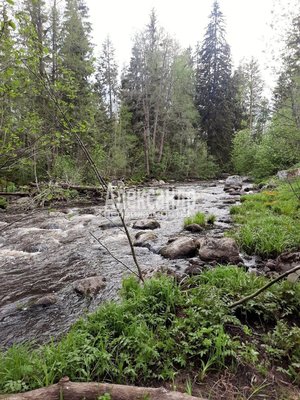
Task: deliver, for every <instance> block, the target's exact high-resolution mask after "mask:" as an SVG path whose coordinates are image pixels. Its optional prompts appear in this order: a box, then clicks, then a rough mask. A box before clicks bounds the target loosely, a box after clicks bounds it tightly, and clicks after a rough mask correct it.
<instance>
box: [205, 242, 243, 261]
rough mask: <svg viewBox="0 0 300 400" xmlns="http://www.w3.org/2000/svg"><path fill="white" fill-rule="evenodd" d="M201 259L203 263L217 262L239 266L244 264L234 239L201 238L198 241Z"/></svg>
mask: <svg viewBox="0 0 300 400" xmlns="http://www.w3.org/2000/svg"><path fill="white" fill-rule="evenodd" d="M197 242H198V244H199V246H200V248H199V257H200V259H201V260H203V261H217V262H219V263H226V264H238V263H240V262H242V259H241V257H240V255H239V249H238V246H237V244H236V242H235V240H234V239H231V238H222V239H214V238H211V237H205V238H201V239H199V240H198V241H197Z"/></svg>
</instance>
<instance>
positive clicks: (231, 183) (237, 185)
mask: <svg viewBox="0 0 300 400" xmlns="http://www.w3.org/2000/svg"><path fill="white" fill-rule="evenodd" d="M242 186H243V178H242V177H241V176H239V175H232V176H229V177H228V178H227V179H226V181H225V185H224V190H225V192H226V191H230V190H236V191H237V190H240V189H241V188H242Z"/></svg>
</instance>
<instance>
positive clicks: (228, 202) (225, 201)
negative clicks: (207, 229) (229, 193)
mask: <svg viewBox="0 0 300 400" xmlns="http://www.w3.org/2000/svg"><path fill="white" fill-rule="evenodd" d="M236 202H237V199H224V200H223V203H224V204H235V203H236ZM221 208H222V206H221Z"/></svg>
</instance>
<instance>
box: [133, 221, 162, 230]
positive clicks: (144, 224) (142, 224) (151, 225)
mask: <svg viewBox="0 0 300 400" xmlns="http://www.w3.org/2000/svg"><path fill="white" fill-rule="evenodd" d="M132 227H133V228H134V229H156V228H160V224H159V222H157V221H156V220H155V219H139V220H138V221H135V223H134V224H133V226H132Z"/></svg>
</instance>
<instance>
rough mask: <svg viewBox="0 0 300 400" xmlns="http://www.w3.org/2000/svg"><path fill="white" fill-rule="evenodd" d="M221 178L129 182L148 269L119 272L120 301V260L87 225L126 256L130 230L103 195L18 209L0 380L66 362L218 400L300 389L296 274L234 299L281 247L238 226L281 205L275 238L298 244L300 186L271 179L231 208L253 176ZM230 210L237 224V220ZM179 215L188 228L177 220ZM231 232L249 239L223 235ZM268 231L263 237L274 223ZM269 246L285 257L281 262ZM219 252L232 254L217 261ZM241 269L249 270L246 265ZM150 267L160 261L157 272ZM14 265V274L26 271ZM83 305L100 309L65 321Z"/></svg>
mask: <svg viewBox="0 0 300 400" xmlns="http://www.w3.org/2000/svg"><path fill="white" fill-rule="evenodd" d="M228 182H230V179H229V181H228ZM228 182H227V183H226V184H225V192H224V182H207V183H205V184H204V183H200V184H196V185H195V184H191V185H173V186H171V185H166V186H165V187H148V188H143V189H131V191H129V192H128V193H127V194H128V197H127V199H130V201H128V203H126V215H127V218H128V224H129V226H130V228H129V229H130V232H131V234H132V236H133V237H135V238H136V239H135V245H136V246H137V247H136V251H137V254H138V256H139V260H140V261H141V264H142V266H143V271H144V274H145V276H147V277H150V276H153V275H154V277H152V279H147V280H146V283H145V285H144V286H143V287H142V286H140V285H138V284H137V282H136V281H135V280H134V279H133V278H129V279H126V280H125V281H123V286H122V287H123V289H122V292H121V293H122V295H121V296H122V300H121V302H120V303H116V302H115V301H112V300H113V299H115V298H116V296H117V293H118V289H119V288H120V287H121V282H122V279H123V277H124V275H126V273H125V274H124V270H122V268H121V267H120V265H119V264H118V263H117V262H116V263H112V259H111V257H110V255H109V254H107V253H106V252H105V251H104V250H102V251H99V243H98V245H97V243H93V242H92V237H91V235H90V232H93V233H94V234H96V236H97V237H99V238H100V240H101V241H103V243H105V244H106V245H108V246H109V248H110V249H112V245H114V249H113V250H114V251H115V252H117V253H116V254H118V255H120V258H121V260H122V261H123V262H124V261H125V262H126V263H127V262H130V253H129V251H128V244H127V243H126V239H125V237H124V234H123V232H122V231H121V227H120V226H119V225H118V222H117V218H116V215H115V214H114V213H113V209H112V208H108V209H104V208H101V207H91V208H88V209H87V208H83V209H82V208H78V209H76V208H75V209H66V210H60V211H58V210H57V211H55V210H47V211H41V210H39V212H38V215H35V216H30V220H25V221H21V222H20V223H19V222H18V223H17V225H16V226H14V228H13V231H12V232H10V233H9V234H8V233H6V235H5V240H3V241H2V243H1V244H2V246H1V248H0V253H1V256H3V255H4V256H5V257H7V258H6V260H7V261H9V262H10V267H11V268H5V267H6V265H5V267H4V268H2V269H1V273H2V276H3V277H4V276H9V275H10V276H11V277H12V278H13V279H12V281H11V282H13V285H12V286H11V287H12V288H13V291H12V293H11V294H10V297H7V295H6V297H4V307H2V309H1V311H0V312H2V316H3V318H2V319H1V325H2V327H3V328H4V329H6V332H9V329H12V326H13V324H15V325H14V326H15V330H14V332H13V331H11V337H10V338H11V339H10V340H11V341H12V342H11V343H9V342H4V343H6V346H7V345H8V347H10V349H9V350H8V352H7V353H3V354H2V356H1V363H2V364H0V371H5V373H4V372H3V373H2V375H1V373H0V378H1V379H0V384H2V389H1V390H2V391H6V392H10V391H22V390H28V389H33V388H36V387H40V386H44V385H49V384H51V383H53V382H57V381H58V380H59V379H60V378H61V377H62V376H64V375H68V376H69V378H70V379H71V380H73V381H90V380H101V381H102V380H104V381H109V382H114V383H126V384H127V383H134V384H143V385H152V386H153V385H154V386H155V385H161V384H163V385H165V386H166V387H168V388H170V389H174V387H176V388H177V389H178V390H180V391H183V392H184V391H185V392H187V393H193V395H196V396H201V397H205V398H210V399H216V400H217V399H220V398H224V399H227V400H231V399H243V400H244V399H250V398H251V399H260V398H265V399H268V398H270V399H278V400H279V399H280V400H292V399H298V398H299V396H300V393H299V388H298V386H297V384H299V382H298V378H299V365H300V354H299V339H298V338H299V337H300V335H299V333H300V331H299V329H300V327H299V319H300V318H299V317H300V315H299V309H300V307H299V306H300V284H298V283H294V282H295V281H296V280H297V276H296V277H293V279H292V282H282V283H279V284H276V285H274V286H272V288H271V289H270V290H268V291H266V292H264V293H262V294H261V295H260V296H259V297H257V298H255V299H252V300H250V301H249V302H247V303H245V304H243V305H240V306H238V307H235V308H234V309H231V308H230V304H232V302H234V301H236V300H239V299H240V298H241V297H244V296H245V295H247V294H251V293H252V292H254V291H255V290H257V289H258V288H260V287H261V286H262V285H264V284H265V283H266V282H267V280H266V278H264V277H260V276H257V275H261V274H266V275H268V276H273V275H276V274H278V273H280V272H282V270H284V268H283V263H282V254H281V253H280V255H279V256H278V254H277V253H276V254H275V253H272V252H270V253H265V254H263V253H262V252H259V251H256V250H255V249H254V250H253V249H252V248H247V247H246V246H245V244H244V242H243V240H242V239H243V237H244V236H243V235H242V234H241V233H242V232H243V229H246V228H247V226H248V225H249V224H250V226H253V220H255V221H257V223H256V227H259V224H258V222H259V221H265V219H266V218H269V217H270V218H272V221H274V219H276V218H278V219H279V220H278V221H279V222H278V226H282V230H283V235H282V237H283V238H284V237H286V235H287V234H288V233H290V236H289V237H290V238H293V240H294V241H293V242H291V241H288V242H283V243H284V244H287V245H285V246H283V247H280V251H286V250H287V251H289V253H288V255H290V254H296V255H297V254H298V253H297V251H298V250H299V247H300V246H298V242H297V240H298V239H297V238H298V236H297V235H294V234H293V232H294V229H296V230H295V232H296V233H297V232H298V230H297V229H298V228H297V226H298V225H297V224H299V206H298V197H297V195H296V196H295V193H294V191H293V190H292V189H290V190H288V187H287V186H286V185H282V184H279V185H278V184H277V187H276V188H275V187H274V186H273V187H268V188H265V190H263V191H262V192H261V193H259V194H254V195H248V194H247V195H246V196H245V197H243V196H242V197H241V200H242V203H241V205H238V206H234V207H233V208H231V207H232V205H234V204H239V200H240V195H241V194H243V193H249V192H251V190H252V188H251V187H250V186H249V185H248V184H247V183H246V184H245V183H243V180H242V178H238V177H236V178H235V179H234V180H231V183H230V185H229V184H228ZM247 185H248V186H247ZM296 185H298V183H297V182H296ZM270 199H271V200H272V202H271V204H270ZM142 206H143V207H142ZM230 208H231V211H230ZM145 210H147V213H145ZM199 210H201V212H199ZM62 211H63V212H62ZM195 212H196V214H195ZM107 213H111V214H107ZM194 214H195V215H196V218H194V217H193V215H194ZM145 215H146V216H147V218H145ZM230 215H232V216H233V217H234V219H235V223H236V224H238V225H236V227H235V231H233V232H232V231H231V232H230V230H232V223H231V217H230ZM212 216H213V217H214V218H212ZM200 217H201V218H200ZM283 217H284V218H290V220H289V224H285V225H280V221H281V218H283ZM28 222H30V224H29V225H28ZM5 223H6V224H8V223H9V221H8V220H7V221H6V222H5ZM5 223H4V224H5ZM18 224H19V225H18ZM247 224H248V225H247ZM251 224H252V225H251ZM195 225H197V226H198V227H197V230H195V229H196V227H195ZM184 226H185V228H186V229H188V227H191V226H193V229H189V230H184V229H183V228H184ZM144 228H147V229H146V230H145V229H144ZM262 228H264V224H262ZM9 231H10V229H9V230H7V232H9ZM256 231H257V229H256V230H255V229H253V230H252V231H251V232H252V233H253V234H254V233H255V232H256ZM258 231H259V230H258ZM270 233H274V234H276V233H277V232H276V231H274V232H272V230H271V231H270ZM224 235H225V237H224ZM232 235H233V236H234V237H235V238H236V239H237V241H238V243H239V245H240V248H241V249H242V250H243V251H244V253H243V252H242V253H241V252H239V251H238V248H237V246H236V244H235V243H234V242H233V241H232V239H229V238H226V236H232ZM145 238H146V240H145V241H144V239H145ZM262 238H264V236H261V235H258V237H255V236H253V243H257V244H259V240H260V239H262ZM20 239H21V240H20ZM267 239H268V240H269V242H272V236H270V235H269V236H268V238H267ZM291 243H293V245H292V246H290V244H291ZM20 245H21V246H22V248H18V246H20ZM24 245H26V247H24ZM30 246H31V247H30ZM214 246H215V247H214ZM297 246H298V247H297ZM178 251H179V253H178ZM176 252H177V253H176ZM180 252H181V253H180ZM247 252H248V254H247ZM292 252H293V253H292ZM26 253H28V254H26ZM74 253H75V258H72V257H74ZM253 253H254V254H253ZM83 254H85V257H84V258H83V257H82V255H83ZM28 255H29V256H28ZM124 255H125V256H126V257H125V258H124ZM162 256H163V257H162ZM277 256H278V257H281V259H280V260H281V264H280V263H279V262H278V263H277V264H276V262H277V261H278V260H277V258H276V257H277ZM271 257H273V258H271ZM70 259H71V261H75V263H73V262H71V263H70ZM21 261H22V262H23V263H24V264H23V268H22V266H21V265H20V262H21ZM224 261H225V262H227V263H236V264H237V263H238V264H239V267H226V266H217V267H216V265H220V264H222V263H224ZM288 261H289V264H288V263H286V264H285V270H286V269H288V268H291V267H292V266H293V265H295V262H297V259H293V258H291V257H288ZM247 262H248V263H249V264H248V265H247ZM272 262H273V263H275V264H276V266H275V267H274V268H272V267H271V263H272ZM275 264H274V265H275ZM20 267H21V268H20ZM90 268H94V269H93V271H94V272H92V273H90V272H91V270H90ZM32 269H34V273H35V275H34V274H32ZM249 269H250V270H251V271H252V272H255V274H249V272H246V270H249ZM100 271H101V272H100ZM104 271H106V272H107V273H106V274H105V273H104ZM155 271H165V272H164V273H163V274H161V273H159V275H158V276H157V275H156V273H155ZM47 273H48V274H47ZM166 273H167V274H169V277H166V276H165V274H166ZM5 274H6V275H5ZM296 275H297V274H296ZM289 278H290V276H289ZM14 279H15V282H14ZM18 279H23V282H22V284H21V281H20V280H19V281H18ZM289 280H290V279H289ZM33 281H34V282H35V284H34V285H32V282H33ZM0 282H1V280H0ZM3 282H4V284H6V285H7V281H5V279H3ZM11 282H10V284H11ZM18 282H20V285H19V286H17V285H16V283H18ZM0 284H1V283H0ZM2 284H3V283H2ZM14 285H15V286H14ZM41 288H42V289H43V288H44V289H43V290H44V292H43V290H41ZM51 288H52V290H51ZM16 289H20V291H19V292H18V291H17V290H16ZM14 290H15V292H14ZM18 294H19V295H20V297H19V298H18V297H17V295H18ZM16 298H17V303H16ZM28 299H29V300H28ZM2 301H3V298H2ZM107 301H108V304H106V305H104V306H102V307H101V308H100V309H99V310H98V307H99V305H100V304H102V305H103V303H107ZM96 310H97V311H96ZM87 311H89V312H93V311H96V312H95V313H94V314H91V315H90V316H88V317H87V318H84V319H83V320H82V321H81V322H78V323H77V324H75V326H74V327H73V328H72V329H71V331H70V333H68V334H67V335H65V333H66V330H68V329H69V326H70V325H71V324H72V323H73V322H74V321H76V320H78V318H80V316H82V315H85V314H86V312H87ZM68 312H69V314H68ZM5 313H6V314H5ZM22 318H23V319H22ZM52 318H54V319H53V320H52ZM55 318H56V321H55ZM51 321H53V323H50V324H49V322H51ZM66 321H67V323H66ZM20 322H23V323H24V326H23V325H22V324H21V325H20ZM40 323H44V324H46V323H47V324H48V326H47V327H46V325H40ZM30 324H31V326H32V328H31V330H30ZM52 328H53V330H54V329H55V328H56V332H57V333H58V335H57V336H56V338H57V339H56V341H55V342H53V343H51V344H48V345H47V344H46V345H43V346H41V347H39V346H38V342H43V341H44V342H45V341H47V337H48V338H49V335H51V329H52ZM22 329H23V330H22ZM1 332H3V330H2V331H1ZM4 332H5V331H4ZM18 335H19V338H20V340H19V341H22V340H24V339H25V340H26V341H30V340H32V339H33V338H34V339H37V340H35V344H34V345H33V348H34V350H32V345H28V346H27V345H25V346H18V345H14V346H12V347H11V344H13V343H18ZM24 335H25V336H24ZM26 335H29V338H31V339H28V336H27V337H26ZM8 338H9V336H8ZM59 338H61V340H60V341H57V340H58V339H59ZM1 339H3V337H2V335H1ZM6 339H7V336H6V337H5V340H6ZM41 339H42V340H41ZM24 366H25V368H23V367H24ZM28 371H29V372H28ZM222 396H223V397H222ZM224 396H225V397H224Z"/></svg>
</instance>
